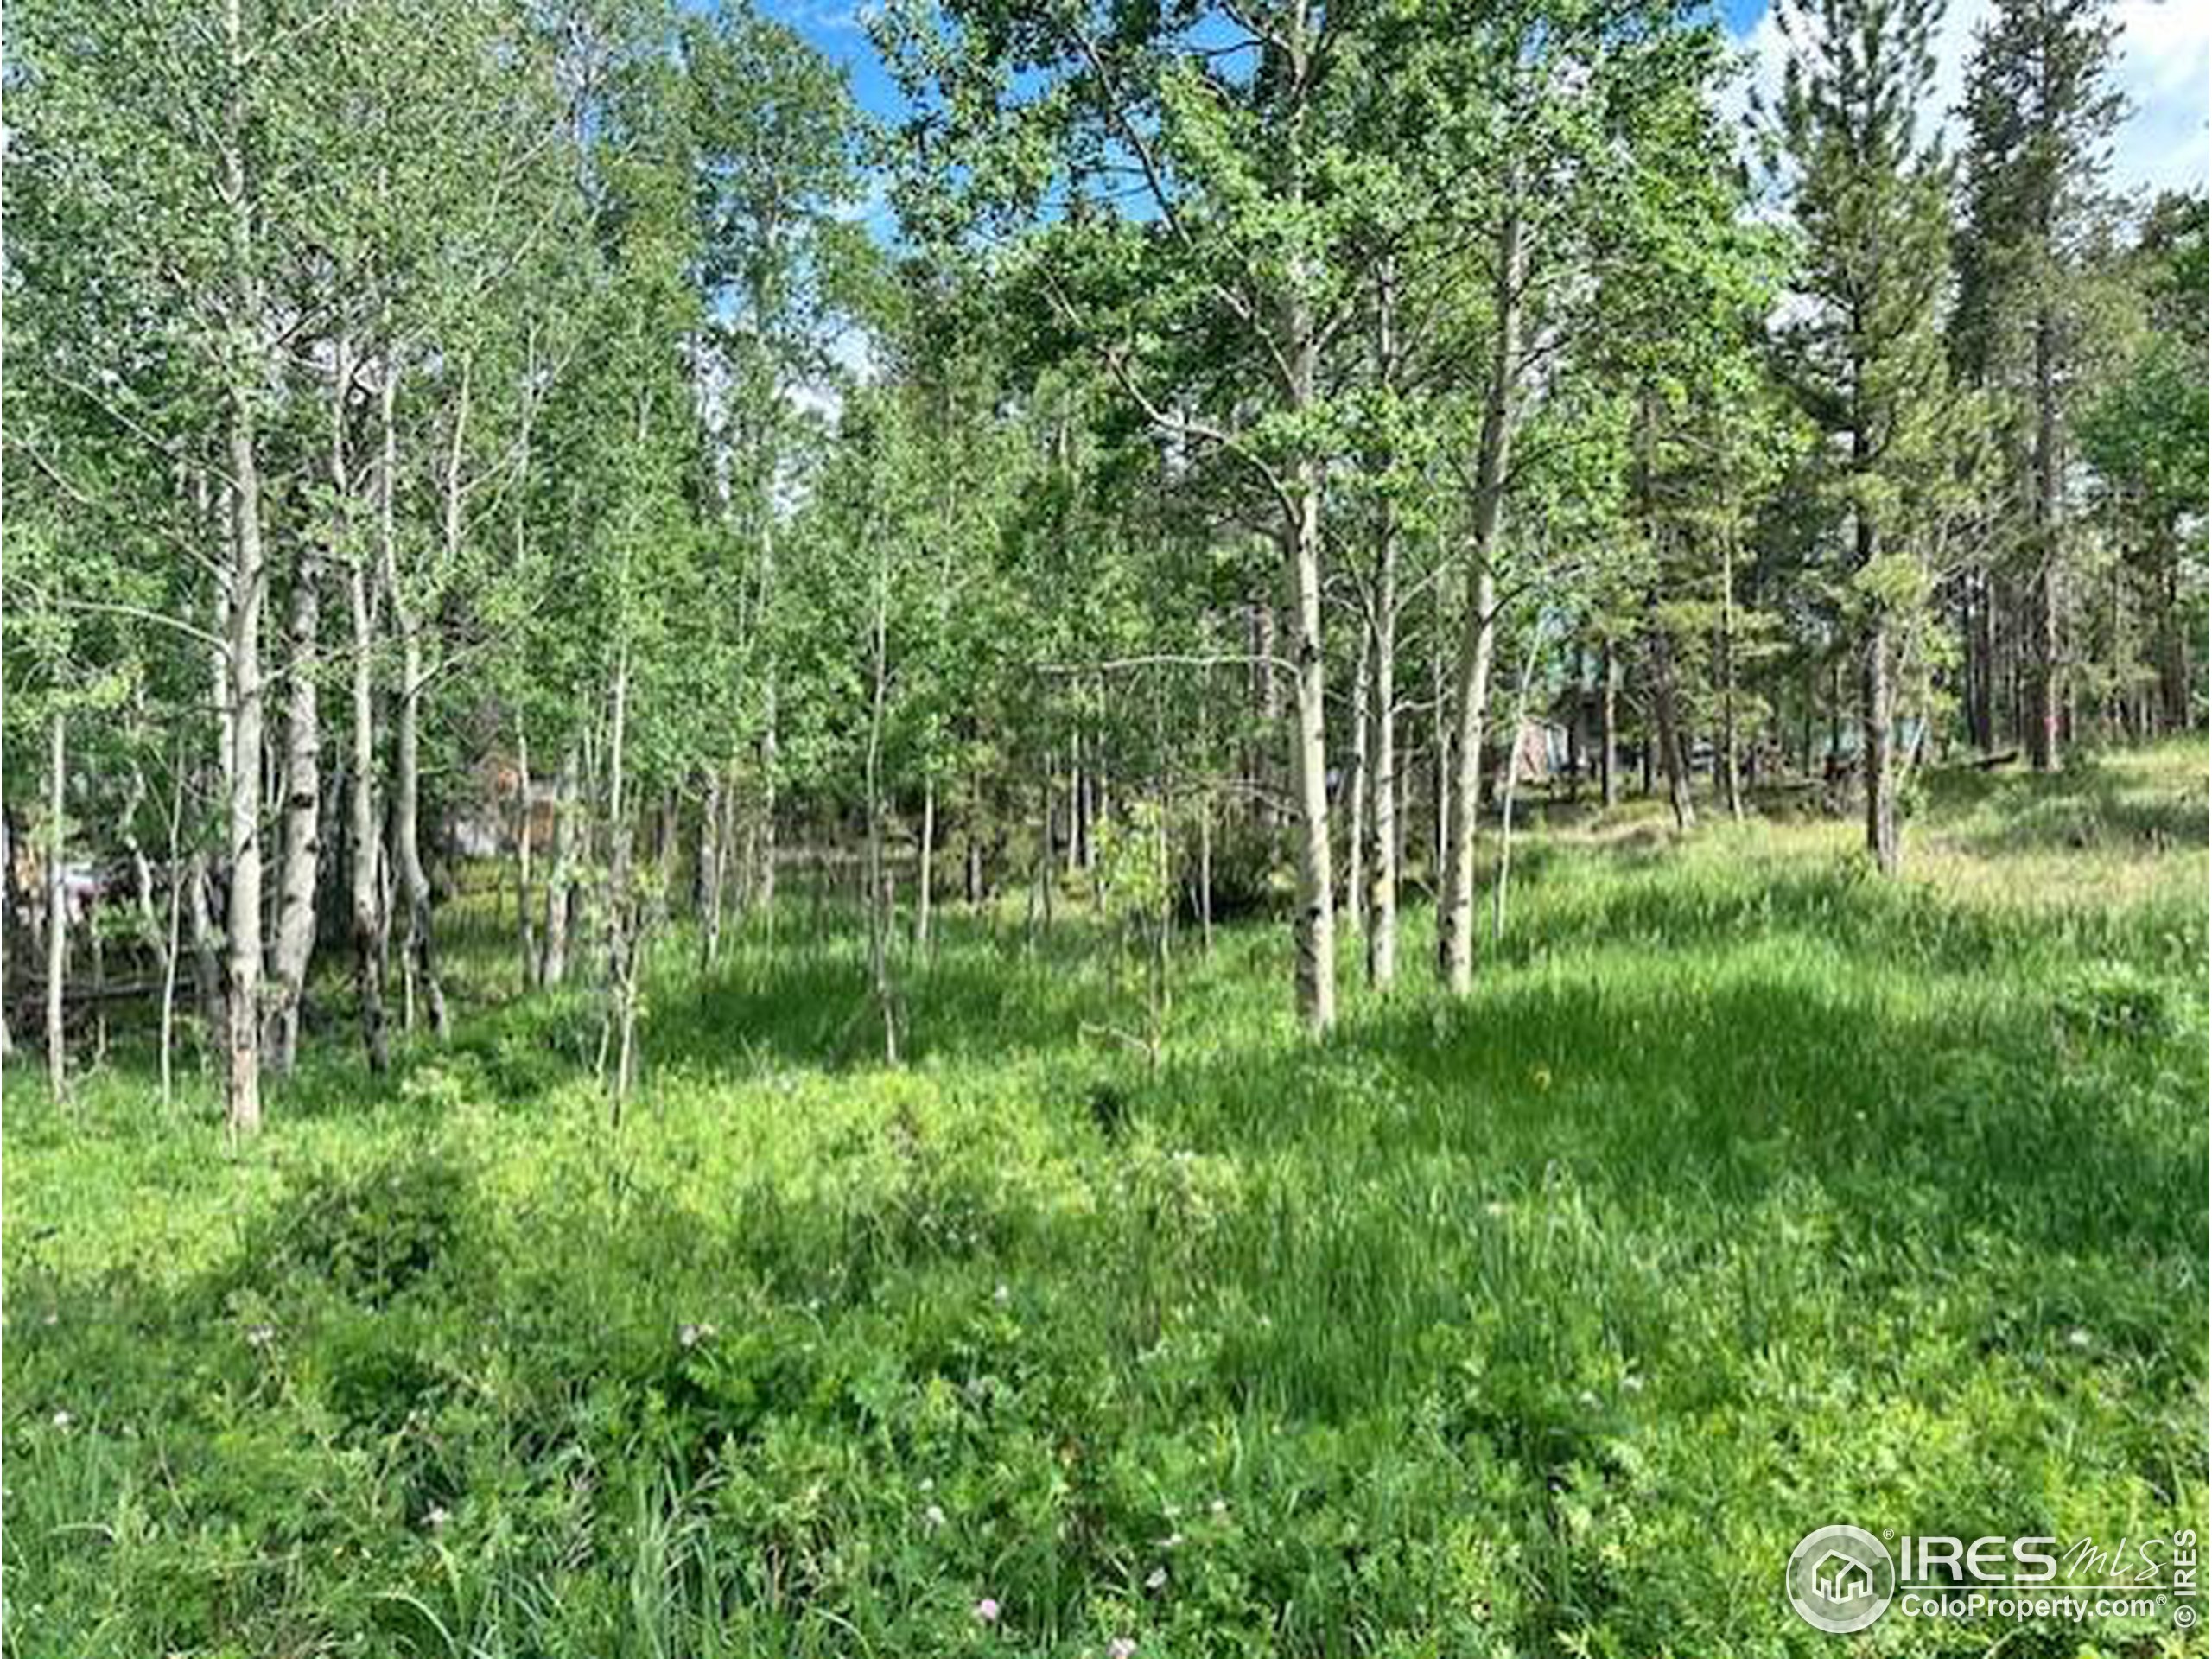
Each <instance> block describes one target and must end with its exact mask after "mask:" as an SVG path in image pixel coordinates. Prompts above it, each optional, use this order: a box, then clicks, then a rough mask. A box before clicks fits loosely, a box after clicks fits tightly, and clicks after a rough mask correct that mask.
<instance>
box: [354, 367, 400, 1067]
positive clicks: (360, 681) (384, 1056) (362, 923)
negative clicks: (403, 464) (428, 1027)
mask: <svg viewBox="0 0 2212 1659" xmlns="http://www.w3.org/2000/svg"><path fill="white" fill-rule="evenodd" d="M398 392H399V377H398V374H397V371H396V369H395V368H394V367H393V366H392V365H389V364H387V365H385V374H384V381H383V385H381V386H380V387H379V388H378V396H377V423H378V457H377V547H378V554H379V556H380V559H381V563H382V565H383V568H384V569H385V570H386V571H391V570H394V569H397V564H398V557H399V556H398V551H397V545H396V543H397V535H398V531H397V524H396V523H395V494H396V492H397V487H398V483H397V478H396V476H395V474H396V473H397V467H398V464H399V453H398V451H399V440H398V430H397V423H396V419H395V415H396V410H395V408H394V404H395V400H396V399H397V397H398ZM371 581H372V578H371V575H370V570H369V562H368V554H367V551H366V550H365V549H362V548H355V549H353V550H351V552H350V554H349V556H348V557H347V559H346V617H347V620H348V622H349V624H350V625H351V627H352V631H353V651H352V652H351V661H350V662H349V664H348V667H349V669H350V671H351V690H352V698H353V729H352V732H351V740H352V745H353V747H352V749H351V751H350V755H351V758H350V760H349V763H348V764H347V766H346V846H347V848H348V849H350V852H351V857H350V858H349V860H348V868H347V869H346V877H347V882H348V887H349V893H348V903H347V911H348V914H349V918H350V921H351V925H352V931H353V985H354V991H355V995H357V996H358V998H359V1002H360V1017H361V1050H362V1052H363V1054H364V1055H365V1057H366V1058H367V1060H368V1065H369V1070H370V1071H373V1072H382V1071H385V1069H386V1068H387V1067H388V1066H389V1065H391V1048H390V1046H389V1043H388V1040H387V1039H386V1037H385V1014H384V978H385V958H386V957H387V955H388V953H389V950H390V938H391V934H390V931H389V923H388V922H387V920H386V912H385V904H384V878H383V869H382V865H383V861H384V837H383V836H382V834H381V833H380V832H379V829H378V826H379V824H380V823H382V814H381V813H380V811H379V810H378V804H377V692H376V643H377V642H376V630H377V618H376V609H375V604H374V601H373V600H372V594H371Z"/></svg>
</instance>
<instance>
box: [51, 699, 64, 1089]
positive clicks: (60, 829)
mask: <svg viewBox="0 0 2212 1659" xmlns="http://www.w3.org/2000/svg"><path fill="white" fill-rule="evenodd" d="M46 727H47V753H46V1086H47V1091H48V1093H49V1094H51V1095H52V1096H54V1099H56V1100H57V1101H58V1100H60V1099H63V1098H64V1097H65V1096H67V1094H68V1092H69V1031H68V1026H67V1020H66V1018H65V1013H66V1005H65V1002H64V1000H63V999H64V997H65V995H66V994H67V982H68V977H69V868H68V861H67V853H68V831H67V823H68V817H67V812H68V784H69V722H68V717H67V715H64V714H63V713H62V712H61V710H60V709H59V708H57V709H54V712H53V713H52V714H51V715H48V716H47V722H46Z"/></svg>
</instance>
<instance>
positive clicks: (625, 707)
mask: <svg viewBox="0 0 2212 1659" xmlns="http://www.w3.org/2000/svg"><path fill="white" fill-rule="evenodd" d="M629 715H630V645H629V641H628V639H624V640H623V642H622V645H621V648H620V650H619V651H618V652H617V653H616V655H615V663H614V684H613V716H612V718H611V720H610V721H609V723H608V728H607V834H608V836H609V847H608V855H607V978H608V982H609V984H608V988H609V990H610V991H611V992H612V993H613V997H614V1027H615V1036H616V1045H615V1058H614V1079H613V1095H614V1122H615V1123H616V1124H617V1126H620V1123H621V1121H622V1109H623V1107H624V1106H625V1105H626V1103H628V1101H629V1098H630V1080H631V1065H632V1044H633V1041H634V1038H635V1033H636V1010H637V998H636V995H635V994H634V990H635V985H636V979H637V961H636V958H635V957H634V955H633V954H632V953H633V951H634V950H635V949H636V938H635V934H634V927H633V923H634V920H635V918H634V917H633V916H632V904H631V898H630V887H631V881H630V863H631V858H632V844H633V836H632V831H631V825H630V810H629V803H628V802H627V801H626V799H625V798H624V786H625V782H626V780H625V778H624V766H625V765H626V758H627V755H626V751H627V737H628V729H629Z"/></svg>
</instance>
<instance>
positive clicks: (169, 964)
mask: <svg viewBox="0 0 2212 1659" xmlns="http://www.w3.org/2000/svg"><path fill="white" fill-rule="evenodd" d="M184 784H185V766H184V756H183V754H182V753H179V754H178V755H177V765H176V781H175V788H174V790H173V791H172V792H171V794H170V798H169V826H168V828H169V842H168V877H169V913H168V930H167V933H166V936H165V937H166V944H165V945H164V948H163V950H162V1037H161V1066H162V1107H163V1109H168V1107H169V1106H171V1105H173V1104H174V1103H175V1099H176V1092H175V1055H176V969H177V958H178V957H180V956H181V955H182V954H183V943H184V942H183V938H182V929H183V921H184V884H185V882H186V880H188V879H190V878H189V876H188V872H187V870H186V868H185V866H184V864H183V861H182V850H183V841H184Z"/></svg>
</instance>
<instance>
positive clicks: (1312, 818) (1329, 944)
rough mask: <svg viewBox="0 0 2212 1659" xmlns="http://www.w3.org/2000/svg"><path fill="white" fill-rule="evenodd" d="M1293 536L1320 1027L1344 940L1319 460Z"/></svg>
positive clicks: (1307, 876)
mask: <svg viewBox="0 0 2212 1659" xmlns="http://www.w3.org/2000/svg"><path fill="white" fill-rule="evenodd" d="M1285 539H1286V540H1287V543H1289V545H1288V548H1287V552H1288V555H1289V564H1290V569H1289V576H1290V582H1291V590H1292V595H1293V605H1294V611H1293V614H1294V619H1295V624H1294V626H1295V632H1294V640H1295V649H1296V652H1297V655H1296V657H1295V658H1294V674H1293V679H1294V685H1295V696H1294V702H1295V711H1294V712H1295V723H1294V728H1293V733H1294V736H1293V741H1292V743H1291V762H1292V766H1291V781H1292V783H1293V785H1294V786H1295V789H1296V791H1297V799H1298V822H1297V824H1296V826H1295V828H1296V832H1297V837H1298V847H1297V853H1298V915H1297V919H1296V924H1295V931H1296V938H1297V946H1298V1011H1299V1013H1300V1015H1301V1016H1302V1017H1303V1018H1304V1020H1305V1021H1306V1029H1307V1030H1308V1031H1310V1032H1312V1033H1315V1034H1316V1035H1319V1033H1323V1032H1325V1031H1327V1030H1328V1029H1329V1027H1331V1026H1332V1025H1333V1024H1335V1023H1336V1017H1337V944H1336V906H1335V901H1334V899H1333V897H1332V893H1331V891H1330V889H1331V887H1332V885H1333V880H1332V878H1333V872H1332V869H1331V868H1330V866H1331V864H1332V861H1333V860H1332V855H1331V851H1330V844H1329V842H1330V836H1329V780H1328V740H1327V724H1326V722H1327V717H1328V716H1327V707H1326V702H1325V684H1324V681H1323V677H1322V658H1321V485H1320V477H1319V468H1318V467H1315V466H1314V465H1313V463H1312V462H1311V461H1307V462H1304V463H1301V465H1300V483H1299V490H1298V518H1297V519H1296V521H1295V522H1294V524H1293V525H1292V526H1291V527H1290V533H1289V534H1288V535H1287V537H1286V538H1285Z"/></svg>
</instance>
